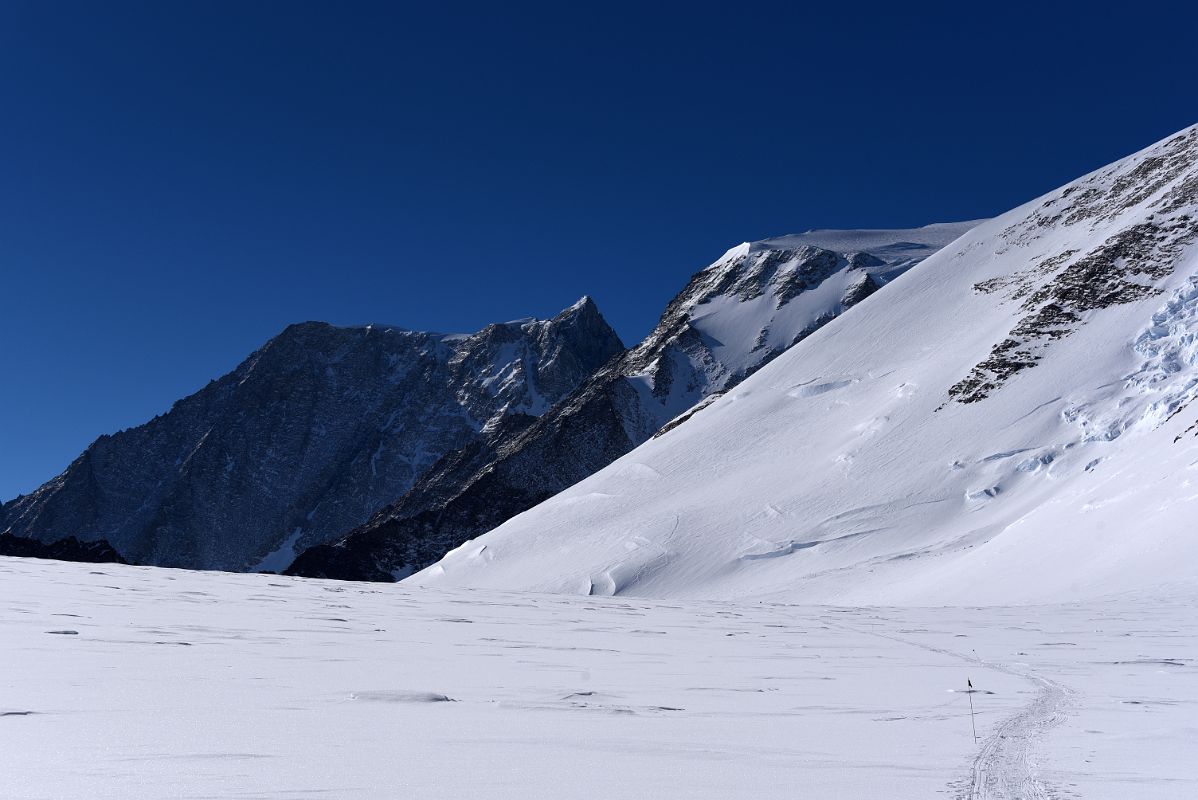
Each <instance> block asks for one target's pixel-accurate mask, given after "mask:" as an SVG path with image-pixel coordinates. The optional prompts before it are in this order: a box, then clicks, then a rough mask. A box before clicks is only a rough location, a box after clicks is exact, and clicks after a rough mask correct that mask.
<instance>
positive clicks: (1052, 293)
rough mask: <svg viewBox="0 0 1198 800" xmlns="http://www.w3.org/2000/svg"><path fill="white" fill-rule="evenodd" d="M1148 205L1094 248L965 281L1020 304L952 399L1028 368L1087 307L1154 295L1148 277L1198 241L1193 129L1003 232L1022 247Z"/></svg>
mask: <svg viewBox="0 0 1198 800" xmlns="http://www.w3.org/2000/svg"><path fill="white" fill-rule="evenodd" d="M1142 203H1146V204H1147V205H1146V207H1145V210H1146V211H1150V212H1152V213H1151V214H1150V215H1148V218H1147V220H1145V221H1140V222H1135V223H1130V224H1128V225H1127V227H1125V228H1123V229H1122V230H1119V231H1117V232H1116V233H1114V234H1112V235H1111V236H1110V237H1108V238H1107V239H1106V241H1104V242H1103V243H1102V244H1101V245H1100V246H1098V247H1096V248H1094V249H1093V250H1091V251H1089V252H1086V253H1081V254H1079V253H1078V251H1076V250H1063V251H1061V252H1059V253H1056V254H1054V255H1051V256H1048V257H1046V258H1042V259H1040V260H1039V261H1038V262H1037V263H1035V264H1033V265H1031V266H1030V267H1028V268H1027V269H1025V270H1022V271H1020V272H1017V273H1015V274H1013V275H1006V276H1003V277H1001V278H996V279H992V280H989V281H983V282H981V283H978V284H976V285H975V286H974V287H973V288H974V290H975V291H977V292H982V293H985V294H997V295H999V296H1000V299H1002V300H1003V301H1006V302H1010V301H1015V300H1020V301H1022V302H1021V303H1020V306H1019V310H1020V311H1021V312H1023V314H1022V316H1021V317H1020V318H1019V319H1018V321H1017V322H1016V324H1015V325H1014V327H1012V328H1011V331H1010V333H1009V334H1008V336H1007V337H1006V338H1004V339H1003V340H1002V341H1000V342H998V343H997V344H995V345H994V347H993V348H992V349H991V351H990V354H989V355H988V356H987V357H986V358H985V359H984V360H982V361H981V362H979V363H978V364H977V365H975V366H974V367H973V368H972V369H971V370H970V372H969V374H968V375H966V376H965V377H964V378H962V379H961V380H960V381H958V382H957V383H955V384H953V385H952V386H951V387H949V390H948V396H949V399H950V400H951V401H956V402H959V403H976V402H979V401H981V400H984V399H986V398H987V397H989V396H990V395H991V394H993V393H994V392H995V391H996V390H997V389H999V388H1000V387H1001V386H1002V385H1003V384H1004V383H1006V382H1007V381H1008V380H1009V379H1010V378H1011V376H1013V375H1015V374H1017V373H1019V372H1022V371H1023V370H1026V369H1031V368H1032V367H1034V366H1035V365H1036V364H1037V363H1039V362H1040V360H1041V359H1043V357H1044V355H1045V353H1046V352H1047V350H1048V348H1049V347H1050V346H1051V345H1052V343H1053V342H1054V341H1056V340H1058V339H1061V338H1064V337H1066V336H1069V335H1070V334H1071V333H1073V332H1074V331H1075V330H1077V328H1078V326H1079V325H1081V324H1082V323H1083V319H1084V316H1085V315H1086V314H1087V313H1088V312H1092V311H1098V310H1100V309H1104V308H1109V307H1111V306H1115V305H1121V304H1124V303H1131V302H1134V301H1136V300H1139V299H1141V298H1143V297H1147V296H1150V295H1154V294H1159V293H1160V289H1159V288H1157V287H1156V286H1154V285H1153V284H1152V281H1154V280H1157V279H1160V278H1164V277H1166V276H1168V275H1169V274H1171V273H1172V272H1173V270H1174V268H1175V266H1176V260H1177V258H1178V256H1179V255H1180V254H1181V253H1182V252H1183V250H1184V249H1185V248H1186V247H1187V246H1188V245H1189V244H1191V243H1192V242H1194V241H1195V240H1196V239H1198V220H1195V219H1194V217H1193V216H1192V212H1193V210H1194V207H1195V205H1196V204H1198V129H1191V130H1190V131H1189V132H1187V133H1185V134H1182V135H1179V136H1176V137H1174V138H1173V139H1171V140H1169V141H1168V142H1166V143H1165V144H1164V145H1163V147H1161V148H1160V150H1159V151H1158V152H1157V153H1156V154H1154V155H1150V156H1146V157H1144V158H1142V159H1140V160H1139V161H1138V162H1136V163H1133V164H1128V165H1116V166H1114V167H1110V168H1108V169H1107V170H1104V171H1102V172H1100V173H1097V174H1096V175H1093V176H1090V177H1089V178H1087V179H1084V180H1083V181H1081V182H1079V183H1077V184H1074V185H1072V186H1070V187H1068V188H1067V189H1065V190H1063V191H1062V192H1060V193H1059V194H1057V195H1056V196H1054V197H1051V198H1049V199H1048V200H1046V201H1045V202H1044V204H1043V205H1042V206H1041V207H1040V208H1039V209H1038V210H1037V211H1036V212H1035V213H1033V214H1032V216H1031V217H1030V219H1029V221H1028V222H1026V223H1023V224H1021V225H1018V226H1012V227H1011V228H1009V229H1007V230H1006V231H1004V232H1003V238H1004V239H1005V240H1006V241H1007V242H1009V243H1010V245H1009V246H1015V247H1020V246H1027V245H1028V244H1030V243H1031V242H1033V241H1035V240H1036V239H1038V238H1039V237H1040V236H1042V235H1043V234H1044V233H1045V232H1046V231H1047V230H1050V229H1052V228H1053V227H1054V226H1069V225H1083V224H1092V223H1094V222H1099V221H1105V220H1110V219H1113V218H1115V217H1116V216H1117V215H1119V214H1121V213H1124V212H1126V211H1128V210H1129V209H1132V208H1134V207H1135V206H1137V205H1140V204H1142Z"/></svg>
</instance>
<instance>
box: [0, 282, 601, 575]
mask: <svg viewBox="0 0 1198 800" xmlns="http://www.w3.org/2000/svg"><path fill="white" fill-rule="evenodd" d="M621 352H623V345H622V344H621V343H620V340H619V338H618V337H617V336H616V334H615V332H614V331H613V330H612V329H611V328H610V327H609V326H608V324H607V323H606V322H605V321H604V319H603V317H602V316H601V315H600V313H599V311H598V309H597V308H596V307H595V304H594V303H593V302H592V301H591V300H590V299H589V298H584V299H583V300H581V301H579V302H578V303H577V304H575V305H574V306H572V307H571V308H568V309H566V310H565V311H563V312H562V313H561V314H559V315H558V316H556V317H554V318H553V319H551V320H545V321H538V320H521V321H517V322H511V323H506V324H497V325H490V326H488V327H486V328H484V329H483V330H481V331H479V332H478V333H475V334H472V335H444V334H435V333H422V332H417V331H409V330H404V329H401V328H396V327H389V326H380V325H369V326H365V327H335V326H332V325H327V324H324V323H319V322H308V323H303V324H298V325H292V326H290V327H288V328H287V329H286V330H284V331H283V332H282V333H280V334H279V335H278V336H276V337H275V338H274V339H271V340H270V341H269V342H267V343H266V344H265V345H264V346H263V347H262V348H261V349H260V350H258V351H257V352H255V353H254V354H253V355H251V356H250V357H249V358H247V359H246V360H245V361H244V362H243V363H242V364H241V365H240V366H238V367H237V368H236V369H235V370H233V372H231V373H229V374H228V375H225V376H224V377H222V378H220V379H219V380H215V381H212V382H211V383H209V384H208V385H207V386H206V387H204V388H203V389H201V390H200V391H198V392H196V393H195V394H193V395H191V396H190V397H187V398H185V399H183V400H180V401H178V402H177V403H175V405H174V406H173V407H172V408H171V410H170V411H169V412H167V413H166V414H163V415H161V416H159V417H156V418H154V419H153V420H151V421H150V422H148V423H146V424H144V425H141V426H138V427H136V428H131V429H129V430H125V431H121V432H120V433H117V434H115V435H112V436H101V437H100V438H99V439H98V440H96V442H95V443H93V444H92V445H91V446H90V447H88V448H87V450H86V451H85V452H84V453H83V454H82V455H81V456H79V458H78V459H76V460H75V461H74V462H73V463H72V464H71V465H70V466H69V467H68V468H67V469H66V471H64V472H63V473H62V474H61V475H59V476H58V477H57V478H55V479H53V480H51V481H50V482H48V483H46V484H45V485H44V486H42V487H41V488H39V489H38V490H36V491H35V492H33V493H32V494H29V495H26V496H22V497H19V498H17V499H15V500H13V501H11V502H9V503H7V504H6V505H4V506H3V508H2V509H0V530H6V531H8V532H10V533H13V534H15V535H18V536H21V537H28V538H33V539H37V540H39V541H42V542H50V541H55V540H58V539H61V538H64V537H66V536H74V537H77V538H79V539H81V540H84V541H94V540H99V539H104V540H107V541H108V542H110V543H111V544H112V546H114V547H115V548H116V549H117V550H118V551H119V552H120V553H121V554H122V555H124V556H125V557H126V558H127V559H129V560H130V561H132V562H133V563H137V564H149V565H158V566H174V567H189V568H199V569H224V570H235V571H244V570H255V569H263V570H278V569H282V568H283V567H285V566H286V565H287V564H289V563H290V562H291V560H292V559H293V558H294V557H295V554H296V553H298V552H301V551H302V549H303V548H304V547H305V546H308V545H313V544H318V543H320V542H323V541H327V540H329V539H331V538H333V537H335V536H338V535H340V534H343V533H344V532H345V531H346V530H348V529H350V528H352V527H354V526H356V525H359V524H361V523H363V522H365V521H366V520H367V519H368V518H369V517H370V515H371V513H372V512H374V511H376V510H377V509H379V508H380V507H381V506H383V505H385V504H387V503H389V502H392V501H394V500H395V498H396V497H399V496H401V495H403V494H404V493H405V492H406V491H407V490H408V489H409V488H410V487H411V486H412V485H413V484H414V483H415V482H416V481H417V479H418V478H419V477H420V476H421V475H422V474H423V473H424V472H425V471H426V470H427V469H428V468H429V467H430V466H432V465H433V464H435V463H436V462H437V461H438V459H440V458H441V457H443V456H445V455H446V454H447V453H453V452H456V451H458V450H460V449H462V448H464V447H470V446H471V445H473V444H475V443H476V442H478V441H480V440H481V439H482V438H484V437H486V436H488V435H490V433H491V432H492V431H493V430H495V429H499V428H503V429H504V430H518V429H520V428H521V427H523V426H526V425H528V424H529V422H530V421H531V420H533V419H535V418H536V417H537V416H538V415H540V414H542V413H544V412H545V411H546V410H548V409H549V408H551V407H552V406H553V405H554V404H555V403H556V402H558V401H559V400H561V399H562V398H563V397H565V396H567V395H568V394H569V393H570V392H571V391H573V390H574V389H575V388H577V387H578V386H579V385H580V384H581V383H582V382H583V381H584V380H585V379H586V378H588V377H589V376H590V375H592V374H593V373H594V372H595V370H596V369H598V368H599V367H601V366H602V365H603V364H604V363H605V362H607V361H608V360H609V359H611V358H612V357H613V356H615V355H617V354H619V353H621Z"/></svg>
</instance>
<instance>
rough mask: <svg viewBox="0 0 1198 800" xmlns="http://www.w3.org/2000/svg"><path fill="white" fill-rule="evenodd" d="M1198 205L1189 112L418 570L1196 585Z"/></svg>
mask: <svg viewBox="0 0 1198 800" xmlns="http://www.w3.org/2000/svg"><path fill="white" fill-rule="evenodd" d="M1196 217H1198V127H1195V128H1189V129H1187V130H1186V131H1183V132H1181V133H1180V134H1177V135H1176V136H1172V137H1169V139H1167V140H1164V141H1162V142H1160V143H1158V144H1156V145H1154V146H1152V147H1150V148H1148V149H1146V150H1144V151H1142V152H1140V153H1137V154H1135V155H1133V156H1130V157H1128V158H1126V159H1124V160H1122V161H1119V162H1116V163H1115V164H1113V165H1111V166H1109V167H1106V168H1104V169H1102V170H1099V171H1097V172H1095V173H1093V174H1091V175H1088V176H1086V177H1084V178H1081V179H1079V180H1078V181H1076V182H1074V183H1072V184H1070V185H1068V186H1066V187H1063V188H1062V189H1060V190H1058V191H1056V192H1052V193H1050V194H1048V195H1045V196H1044V197H1041V198H1039V199H1037V200H1034V201H1032V202H1030V203H1028V204H1026V205H1024V206H1021V207H1020V208H1017V209H1015V210H1013V211H1011V212H1009V213H1007V214H1005V215H1003V216H1001V217H999V218H997V219H994V220H991V221H989V222H985V223H982V224H981V225H979V226H977V227H976V228H974V229H972V230H970V231H969V232H967V233H965V234H964V236H962V237H961V238H960V239H957V240H956V241H955V242H953V243H952V244H951V245H949V246H948V247H946V248H945V249H943V250H940V251H939V252H937V253H936V254H934V255H932V256H931V257H929V258H927V259H926V260H925V261H923V262H922V263H920V264H918V265H917V266H915V267H913V268H912V269H911V270H910V271H908V272H906V273H905V274H903V275H902V276H900V277H899V278H897V279H896V280H894V281H893V282H892V283H890V284H889V285H887V286H886V287H884V288H883V289H882V290H880V291H879V292H877V293H876V294H874V295H873V296H871V297H869V298H868V299H866V300H865V301H864V302H862V303H861V304H860V305H858V306H856V307H855V308H853V309H852V310H851V312H849V313H847V314H845V315H844V316H842V317H839V318H837V319H835V320H833V321H832V322H830V323H828V324H827V325H826V326H824V327H823V328H821V329H820V330H818V331H816V332H815V333H813V334H812V335H811V336H809V337H808V338H806V339H804V340H803V341H801V342H799V343H798V344H797V345H795V346H794V347H792V348H791V349H790V350H788V351H787V352H786V353H784V354H783V355H781V356H779V357H778V358H777V359H775V360H774V361H773V362H771V363H770V364H769V365H768V366H766V367H765V368H763V369H762V370H760V371H759V372H757V373H756V374H755V375H753V376H751V377H750V378H748V379H747V380H745V381H744V382H743V383H741V384H740V385H739V386H737V387H736V388H734V389H733V390H731V391H729V392H728V393H726V394H725V395H724V396H723V397H721V398H720V399H718V400H716V401H715V402H713V403H711V404H710V405H708V406H707V407H706V408H703V409H701V410H699V411H698V412H697V413H695V414H694V415H693V416H692V417H691V419H690V420H689V421H688V422H686V424H684V425H681V426H678V427H677V428H675V429H673V430H670V431H668V432H667V433H665V434H664V435H662V436H660V437H658V438H656V439H653V440H651V441H649V442H647V443H646V444H644V445H642V446H641V447H639V448H638V449H636V450H635V451H633V452H632V453H630V454H628V455H627V456H625V457H624V458H622V459H620V460H618V461H616V462H615V463H613V464H612V465H610V466H609V467H607V468H606V469H604V470H602V471H601V472H599V473H597V474H595V475H593V476H592V477H590V478H589V479H587V480H584V481H582V482H580V483H578V484H576V485H575V486H573V487H572V488H570V489H568V490H566V491H565V492H562V493H561V494H559V495H557V496H556V497H554V498H552V499H550V500H549V501H547V502H545V503H542V504H541V505H539V506H537V507H536V508H533V509H531V510H530V511H528V512H526V513H524V514H522V515H520V516H518V517H515V518H514V519H512V520H510V521H509V522H507V523H506V524H504V525H502V526H500V527H498V528H496V529H495V530H493V531H491V532H489V533H487V534H485V535H483V536H481V537H479V538H477V539H475V540H473V541H471V542H467V543H466V544H464V545H463V546H461V547H460V548H458V549H457V550H455V551H453V552H451V553H449V554H448V555H447V556H446V557H445V558H444V559H442V561H441V562H439V563H438V564H436V565H434V566H432V567H430V568H429V569H427V570H424V571H423V572H421V573H418V574H416V575H415V576H413V577H412V578H409V581H411V582H413V583H418V584H422V585H428V586H445V587H450V586H456V587H486V588H494V589H506V590H512V589H526V590H533V591H549V592H566V593H575V594H599V595H602V594H607V595H612V594H614V595H629V596H642V597H663V598H666V597H668V598H704V599H711V598H723V599H732V598H755V599H762V598H764V599H772V600H785V601H788V602H796V601H802V602H807V601H816V602H836V603H904V604H905V603H942V602H947V603H967V604H972V603H994V604H1008V603H1022V602H1050V601H1067V600H1073V599H1079V598H1095V597H1101V596H1105V595H1108V594H1110V593H1112V592H1118V591H1126V590H1134V589H1139V588H1144V587H1149V586H1156V585H1159V584H1162V583H1176V584H1185V585H1190V586H1193V585H1195V584H1198V569H1196V568H1195V564H1196V563H1198V526H1196V525H1195V523H1194V520H1195V518H1196V517H1198V502H1196V501H1198V436H1196V435H1195V432H1196V431H1198V428H1196V426H1195V424H1196V422H1198V404H1193V405H1189V404H1190V402H1191V400H1192V399H1193V398H1194V396H1195V394H1198V343H1196V342H1198V248H1196V247H1195V242H1196V240H1198V221H1196V219H1195V218H1196ZM811 235H815V234H811Z"/></svg>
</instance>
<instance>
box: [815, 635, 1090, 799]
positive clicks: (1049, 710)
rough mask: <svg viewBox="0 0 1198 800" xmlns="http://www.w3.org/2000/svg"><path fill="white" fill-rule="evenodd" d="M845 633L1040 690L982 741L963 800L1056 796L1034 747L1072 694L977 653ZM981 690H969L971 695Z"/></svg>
mask: <svg viewBox="0 0 1198 800" xmlns="http://www.w3.org/2000/svg"><path fill="white" fill-rule="evenodd" d="M838 627H841V628H843V629H845V630H846V631H852V632H853V633H858V634H866V633H868V634H870V635H872V636H877V637H880V638H882V639H889V640H890V641H892V642H898V643H900V644H905V645H909V646H911V647H918V648H920V649H921V650H927V651H929V652H932V653H937V654H940V655H945V656H949V657H952V658H956V659H960V660H961V661H967V662H969V663H971V664H975V665H977V666H978V667H982V668H984V669H988V670H993V671H995V672H1002V673H1005V674H1007V675H1011V676H1013V677H1016V678H1020V679H1022V680H1024V681H1027V682H1029V683H1031V684H1033V685H1034V686H1036V687H1037V688H1038V689H1039V692H1038V693H1037V694H1036V697H1035V698H1034V699H1033V700H1032V701H1031V702H1030V703H1028V704H1027V705H1025V706H1023V707H1021V708H1020V709H1019V710H1018V711H1016V712H1015V713H1014V714H1012V715H1011V716H1009V717H1007V718H1006V719H1004V720H1003V721H1002V722H1001V723H999V725H998V727H997V728H995V730H994V732H993V733H991V734H990V735H989V736H987V737H986V738H985V740H984V741H983V742H982V748H981V750H980V751H979V752H978V754H977V756H976V757H975V758H974V760H973V768H972V774H971V775H970V779H969V782H968V784H967V785H965V786H963V787H962V788H961V789H960V790H958V793H957V794H956V797H957V798H958V800H1050V798H1051V797H1052V796H1053V795H1051V794H1050V793H1049V790H1048V789H1047V787H1046V786H1045V785H1044V784H1043V783H1042V782H1041V781H1040V779H1039V778H1038V776H1037V774H1036V757H1035V754H1034V749H1035V746H1036V743H1037V741H1038V740H1039V739H1040V738H1041V737H1042V736H1043V735H1044V734H1045V733H1046V732H1047V731H1048V730H1049V729H1051V728H1055V727H1056V726H1057V725H1059V724H1061V723H1062V722H1063V721H1064V720H1065V717H1066V716H1067V714H1068V708H1069V704H1070V700H1071V697H1072V695H1073V694H1074V692H1073V690H1072V689H1070V688H1069V687H1067V686H1065V685H1064V684H1062V683H1058V682H1057V681H1053V680H1049V679H1048V678H1045V677H1043V676H1041V675H1038V674H1036V673H1034V672H1032V671H1030V670H1026V669H1016V668H1014V667H1011V666H1008V665H1006V664H999V663H995V662H993V661H984V660H982V659H981V658H979V657H978V656H977V655H976V654H974V655H972V656H967V655H965V654H963V653H958V652H956V651H954V650H950V649H947V648H944V647H934V646H932V645H929V644H924V643H922V642H918V641H915V640H913V639H907V638H904V637H902V636H895V635H892V634H886V633H878V632H877V631H876V630H868V631H867V630H863V629H860V628H855V627H852V626H848V625H843V624H842V625H839V626H838ZM974 691H976V690H974V689H970V692H974Z"/></svg>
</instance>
